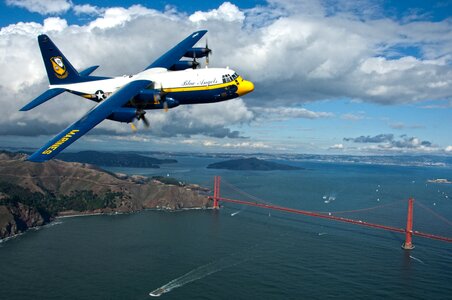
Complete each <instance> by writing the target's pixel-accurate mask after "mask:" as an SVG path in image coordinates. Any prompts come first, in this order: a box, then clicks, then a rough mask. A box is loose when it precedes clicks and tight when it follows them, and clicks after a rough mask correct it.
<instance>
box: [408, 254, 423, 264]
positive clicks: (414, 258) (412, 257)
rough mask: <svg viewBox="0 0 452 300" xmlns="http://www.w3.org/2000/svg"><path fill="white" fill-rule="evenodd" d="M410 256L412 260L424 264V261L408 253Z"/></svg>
mask: <svg viewBox="0 0 452 300" xmlns="http://www.w3.org/2000/svg"><path fill="white" fill-rule="evenodd" d="M410 258H411V259H413V260H415V261H418V262H420V263H421V264H424V265H425V263H424V262H423V261H422V260H420V259H419V258H417V257H414V256H412V255H410Z"/></svg>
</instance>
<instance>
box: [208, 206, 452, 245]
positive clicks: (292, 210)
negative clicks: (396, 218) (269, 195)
mask: <svg viewBox="0 0 452 300" xmlns="http://www.w3.org/2000/svg"><path fill="white" fill-rule="evenodd" d="M211 199H214V198H213V197H212V198H211ZM217 200H218V201H223V202H230V203H236V204H241V205H247V206H254V207H260V208H266V209H272V210H278V211H283V212H288V213H294V214H299V215H305V216H310V217H316V218H323V219H329V220H334V221H338V222H345V223H351V224H355V225H360V226H366V227H372V228H379V229H383V230H388V231H392V232H398V233H403V234H405V233H406V230H405V229H403V228H396V227H392V226H386V225H381V224H375V223H369V222H364V221H361V220H353V219H348V218H342V217H336V216H332V215H330V214H328V215H326V214H323V213H316V212H312V211H306V210H301V209H295V208H288V207H283V206H278V205H270V204H264V203H258V202H249V201H243V200H235V199H228V198H222V197H218V198H217ZM412 234H413V235H416V236H420V237H423V238H428V239H434V240H439V241H443V242H449V243H452V238H450V237H444V236H439V235H434V234H430V233H424V232H419V231H416V230H413V231H412Z"/></svg>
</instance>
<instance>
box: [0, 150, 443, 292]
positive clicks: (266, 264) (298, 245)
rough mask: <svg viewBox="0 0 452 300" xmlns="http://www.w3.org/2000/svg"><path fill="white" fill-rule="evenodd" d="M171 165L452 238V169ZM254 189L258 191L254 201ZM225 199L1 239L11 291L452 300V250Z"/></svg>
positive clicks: (225, 191)
mask: <svg viewBox="0 0 452 300" xmlns="http://www.w3.org/2000/svg"><path fill="white" fill-rule="evenodd" d="M176 159H178V161H179V163H178V164H173V165H167V166H164V167H162V168H161V169H124V168H121V169H115V168H111V169H110V170H111V171H116V172H123V173H130V174H143V175H149V176H152V175H163V176H166V175H169V176H172V177H176V178H178V179H180V180H182V181H187V182H191V183H198V184H201V185H203V186H208V187H212V186H213V176H214V175H220V176H222V179H223V184H222V190H221V193H222V196H225V197H228V198H238V199H243V200H250V201H257V200H256V199H262V200H264V201H267V202H271V203H274V204H278V205H284V206H288V207H293V208H300V209H306V210H312V211H322V212H332V213H334V212H338V211H354V210H361V209H366V208H369V207H375V208H374V209H370V210H361V211H358V212H346V213H341V214H337V215H340V216H345V217H350V218H354V219H357V220H364V221H369V222H376V223H381V224H385V225H390V226H395V227H400V228H403V227H404V226H405V223H406V210H407V199H408V197H414V198H415V203H416V204H415V207H414V228H415V230H419V231H424V232H430V233H434V234H438V235H444V236H449V237H450V236H452V185H441V184H430V183H429V184H427V183H426V181H427V179H432V178H449V179H450V178H451V177H452V170H451V169H450V168H438V167H401V166H371V165H359V164H339V163H322V162H288V163H290V164H293V165H299V166H303V167H305V168H306V169H305V170H300V171H271V172H253V171H245V172H243V171H242V172H235V171H227V170H211V169H206V168H205V166H207V165H208V164H209V163H212V162H216V161H219V160H220V159H213V158H200V157H188V156H187V157H176ZM247 194H249V195H252V196H249V195H247ZM403 240H404V237H403V235H400V234H396V233H391V232H387V231H382V230H378V229H370V228H365V227H359V226H356V225H350V224H342V223H336V222H332V221H327V220H319V219H315V218H310V217H306V216H299V215H292V214H288V213H282V212H274V211H268V210H264V209H258V208H253V207H241V206H238V205H232V204H228V203H224V206H223V207H222V209H221V210H220V211H212V210H194V211H183V212H175V213H170V212H162V211H143V212H140V213H136V214H127V215H113V216H87V217H76V218H66V219H59V220H58V221H57V222H55V223H53V224H51V225H48V226H46V227H44V228H41V229H40V230H32V231H29V232H27V233H26V234H23V235H21V236H19V237H17V238H14V239H12V240H9V241H6V242H3V243H0V299H30V298H33V299H149V298H150V296H149V293H150V292H151V291H154V290H156V289H158V288H160V287H163V289H164V290H165V293H164V294H162V295H161V296H160V297H161V298H162V299H328V298H337V299H364V298H366V299H382V298H385V299H407V298H410V299H452V286H451V284H450V283H451V282H452V268H451V267H452V244H450V243H445V242H440V241H434V240H428V239H423V238H419V237H414V244H415V246H416V248H415V249H414V250H412V251H404V250H402V249H401V248H400V245H401V244H402V242H403Z"/></svg>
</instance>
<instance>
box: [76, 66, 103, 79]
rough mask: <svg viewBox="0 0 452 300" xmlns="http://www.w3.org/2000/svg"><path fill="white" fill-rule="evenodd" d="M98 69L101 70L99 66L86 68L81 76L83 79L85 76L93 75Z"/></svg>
mask: <svg viewBox="0 0 452 300" xmlns="http://www.w3.org/2000/svg"><path fill="white" fill-rule="evenodd" d="M97 68H99V66H92V67H89V68H86V69H85V70H83V71H81V72H80V73H79V74H80V76H82V77H83V76H88V75H90V74H91V73H93V72H94V71H95V70H96V69H97Z"/></svg>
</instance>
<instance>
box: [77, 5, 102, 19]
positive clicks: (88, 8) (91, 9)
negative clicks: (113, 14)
mask: <svg viewBox="0 0 452 300" xmlns="http://www.w3.org/2000/svg"><path fill="white" fill-rule="evenodd" d="M72 9H73V10H74V13H75V14H76V15H77V16H79V15H99V14H100V13H102V11H103V9H101V8H99V7H97V6H94V5H91V4H83V5H74V6H73V7H72Z"/></svg>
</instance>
